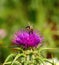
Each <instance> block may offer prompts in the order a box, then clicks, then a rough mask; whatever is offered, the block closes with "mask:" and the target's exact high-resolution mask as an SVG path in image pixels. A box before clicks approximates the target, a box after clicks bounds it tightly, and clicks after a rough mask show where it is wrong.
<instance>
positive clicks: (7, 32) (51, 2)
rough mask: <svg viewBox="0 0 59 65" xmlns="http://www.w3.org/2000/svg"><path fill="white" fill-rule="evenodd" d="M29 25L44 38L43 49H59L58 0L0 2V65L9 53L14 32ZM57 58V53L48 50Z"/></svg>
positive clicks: (1, 0)
mask: <svg viewBox="0 0 59 65" xmlns="http://www.w3.org/2000/svg"><path fill="white" fill-rule="evenodd" d="M28 23H30V24H31V25H33V27H34V29H37V30H39V31H40V32H41V34H42V36H44V42H43V46H44V47H49V48H59V0H0V63H3V62H4V60H5V58H6V57H7V55H9V54H10V53H11V49H10V48H9V47H10V44H11V38H12V35H13V33H14V32H15V31H17V30H19V29H22V28H24V27H25V26H27V25H28ZM47 52H51V53H52V54H53V55H54V57H57V58H59V51H58V50H56V51H54V50H49V51H47Z"/></svg>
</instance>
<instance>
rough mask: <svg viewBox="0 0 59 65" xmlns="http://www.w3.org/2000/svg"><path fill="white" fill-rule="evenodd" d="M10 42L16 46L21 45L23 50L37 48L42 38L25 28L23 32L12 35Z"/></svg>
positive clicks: (28, 27)
mask: <svg viewBox="0 0 59 65" xmlns="http://www.w3.org/2000/svg"><path fill="white" fill-rule="evenodd" d="M12 42H13V43H14V44H16V45H22V46H23V47H25V48H28V47H37V45H38V44H40V43H41V42H42V38H41V37H40V35H38V34H37V33H36V32H35V31H33V29H31V28H30V26H27V27H26V29H25V30H21V31H18V32H16V33H15V34H14V36H13V40H12Z"/></svg>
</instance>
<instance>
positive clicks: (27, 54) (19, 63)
mask: <svg viewBox="0 0 59 65" xmlns="http://www.w3.org/2000/svg"><path fill="white" fill-rule="evenodd" d="M42 41H43V37H41V36H40V35H39V34H37V32H36V31H34V30H33V29H32V28H31V26H27V27H26V28H25V29H24V30H20V31H18V32H16V33H15V34H14V35H13V39H12V42H13V44H15V45H16V47H15V48H14V49H16V50H17V51H16V52H14V53H11V54H10V55H9V56H8V57H7V58H6V60H5V61H4V63H3V65H41V64H43V65H45V62H49V63H50V64H51V65H54V63H52V62H50V61H48V59H47V58H45V57H43V56H42V55H41V51H42V50H45V49H49V48H39V47H40V45H42V43H41V42H42Z"/></svg>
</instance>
